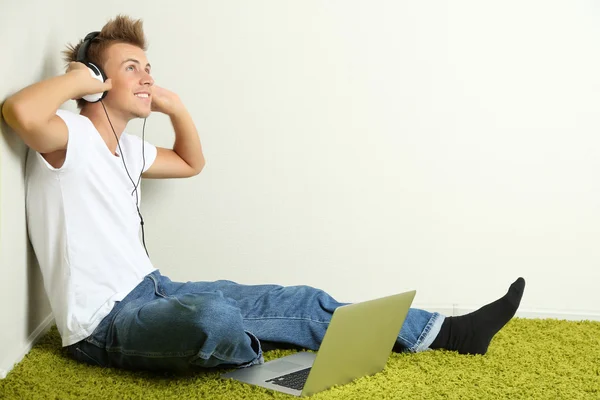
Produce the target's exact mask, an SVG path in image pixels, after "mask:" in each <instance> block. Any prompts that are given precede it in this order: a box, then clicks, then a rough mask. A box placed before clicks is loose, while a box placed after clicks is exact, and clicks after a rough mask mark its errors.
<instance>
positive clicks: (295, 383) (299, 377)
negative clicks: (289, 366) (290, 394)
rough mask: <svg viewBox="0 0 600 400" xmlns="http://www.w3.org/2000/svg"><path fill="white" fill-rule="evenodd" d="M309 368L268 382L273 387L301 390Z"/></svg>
mask: <svg viewBox="0 0 600 400" xmlns="http://www.w3.org/2000/svg"><path fill="white" fill-rule="evenodd" d="M309 372H310V367H308V368H306V369H301V370H300V371H296V372H292V373H291V374H286V375H281V376H278V377H276V378H273V379H269V380H268V381H265V382H269V383H272V384H274V385H278V386H283V387H286V388H290V389H296V390H302V388H303V387H304V384H305V383H306V380H307V379H308V373H309Z"/></svg>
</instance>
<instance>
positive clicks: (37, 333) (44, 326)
mask: <svg viewBox="0 0 600 400" xmlns="http://www.w3.org/2000/svg"><path fill="white" fill-rule="evenodd" d="M52 325H54V315H53V314H52V313H50V315H48V316H47V317H46V318H45V319H44V321H43V322H42V323H41V324H40V325H39V326H38V327H37V328H36V329H35V330H34V331H33V332H32V333H31V335H29V337H28V338H27V342H26V343H25V345H24V346H22V347H21V348H19V349H16V350H15V351H14V352H12V354H9V355H8V356H7V357H6V358H5V359H4V360H2V363H1V364H0V379H4V378H6V375H8V373H9V372H10V370H12V369H13V367H14V366H15V364H17V363H19V362H20V361H21V360H22V359H23V357H25V356H26V355H27V353H29V351H30V350H31V348H32V347H33V346H34V345H35V344H36V343H37V341H38V340H40V338H41V337H42V336H44V335H45V334H46V332H48V330H50V328H51V327H52Z"/></svg>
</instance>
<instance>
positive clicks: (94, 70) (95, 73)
mask: <svg viewBox="0 0 600 400" xmlns="http://www.w3.org/2000/svg"><path fill="white" fill-rule="evenodd" d="M99 34H100V32H91V33H88V34H87V35H86V37H85V38H84V39H83V43H81V45H80V46H79V50H78V51H77V60H76V61H77V62H80V63H83V64H85V65H86V66H87V67H88V69H89V71H90V74H91V75H92V77H94V78H96V79H97V80H99V81H100V82H105V81H106V74H105V73H104V71H102V68H100V67H98V66H97V65H95V64H93V63H91V62H89V61H88V60H87V51H88V48H89V47H90V44H92V41H93V40H94V39H95V38H96V36H98V35H99ZM107 93H108V91H106V92H103V93H94V94H88V95H85V96H83V97H82V98H83V99H84V100H85V101H87V102H89V103H97V102H99V101H100V102H101V103H102V107H103V108H104V112H105V113H106V118H108V122H109V124H110V127H111V128H112V130H113V133H114V134H115V139H117V145H118V146H119V151H120V153H121V160H122V161H123V166H124V167H125V171H126V172H127V176H128V177H129V180H130V181H131V183H132V184H133V191H132V192H131V194H132V195H133V192H135V206H136V208H137V212H138V216H139V217H140V224H141V226H142V242H143V244H144V250H146V255H147V256H148V257H150V255H149V254H148V249H147V248H146V238H145V236H144V218H143V217H142V213H141V212H140V208H139V206H138V203H139V197H138V191H137V188H138V186H139V184H140V183H141V180H142V171H143V170H144V167H145V165H146V157H145V155H144V131H145V130H146V119H145V118H144V127H143V129H142V160H143V164H142V170H141V171H140V176H139V177H138V180H137V183H135V182H134V181H133V179H132V178H131V175H130V174H129V170H127V165H126V164H125V158H124V157H123V150H122V149H121V144H120V142H119V138H118V137H117V133H116V132H115V128H113V126H112V122H110V118H109V117H108V111H106V107H104V102H103V101H102V99H104V98H105V97H106V94H107Z"/></svg>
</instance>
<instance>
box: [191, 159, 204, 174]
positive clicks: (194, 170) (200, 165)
mask: <svg viewBox="0 0 600 400" xmlns="http://www.w3.org/2000/svg"><path fill="white" fill-rule="evenodd" d="M205 165H206V160H204V159H202V162H201V163H200V164H198V166H196V167H195V168H194V169H193V171H192V175H191V176H196V175H198V174H200V172H202V170H203V169H204V166H205Z"/></svg>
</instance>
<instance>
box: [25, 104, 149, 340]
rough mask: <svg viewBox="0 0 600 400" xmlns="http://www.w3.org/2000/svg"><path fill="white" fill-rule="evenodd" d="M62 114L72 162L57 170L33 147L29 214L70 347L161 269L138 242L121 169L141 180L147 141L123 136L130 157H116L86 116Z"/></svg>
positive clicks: (54, 307)
mask: <svg viewBox="0 0 600 400" xmlns="http://www.w3.org/2000/svg"><path fill="white" fill-rule="evenodd" d="M56 114H57V115H58V116H59V117H60V118H62V119H63V120H64V121H65V123H66V124H67V127H68V129H69V139H68V144H67V154H66V159H65V162H64V164H63V165H62V167H61V168H58V169H56V168H54V167H52V166H51V165H50V164H48V162H47V161H46V160H45V159H44V158H43V157H42V155H41V154H40V153H38V152H36V151H34V150H31V149H30V150H29V154H28V159H27V167H26V176H25V180H26V210H27V228H28V232H29V238H30V240H31V243H32V245H33V249H34V250H35V254H36V257H37V259H38V261H39V264H40V268H41V271H42V275H43V279H44V287H45V289H46V293H47V295H48V298H49V299H50V305H51V307H52V312H53V313H54V318H55V320H56V325H57V327H58V331H59V332H60V335H61V337H62V344H63V346H68V345H71V344H73V343H76V342H78V341H80V340H82V339H84V338H86V337H87V336H89V335H90V334H91V333H92V332H93V331H94V329H95V328H96V327H97V326H98V324H99V323H100V321H101V320H102V319H103V318H104V317H105V316H106V315H107V314H108V313H109V312H110V310H111V309H112V308H113V306H114V304H115V302H116V301H120V300H122V299H123V298H124V297H125V296H126V295H127V294H128V293H129V292H130V291H131V290H133V288H135V286H136V285H138V284H139V283H140V282H141V281H142V280H143V278H144V276H145V275H147V274H149V273H151V272H152V271H154V270H155V268H154V267H153V265H152V263H151V262H150V259H149V258H148V256H147V255H146V252H145V250H144V247H143V244H142V242H141V240H140V219H139V216H138V212H137V209H136V203H135V202H136V196H135V193H133V194H132V191H133V184H132V183H131V180H130V179H129V177H128V176H127V173H126V171H125V167H124V166H123V158H124V159H125V162H126V164H127V169H128V170H129V174H130V175H131V179H133V181H134V182H136V183H137V180H138V178H139V176H140V171H141V169H142V140H141V139H140V138H138V137H137V136H134V135H129V134H127V133H123V134H122V136H121V138H120V142H119V143H120V145H121V149H122V151H123V154H122V155H123V156H124V157H123V158H122V157H121V156H115V155H113V154H111V152H110V150H109V149H108V147H107V145H106V143H105V142H104V140H103V139H102V137H101V136H100V133H99V132H98V130H97V129H96V128H95V127H94V125H93V124H92V122H91V121H90V120H89V119H88V118H86V117H84V116H82V115H79V114H76V113H73V112H70V111H66V110H58V111H57V112H56ZM144 146H145V147H144V153H145V154H144V155H145V160H146V163H145V167H144V171H146V170H147V169H148V168H149V167H150V166H151V165H152V163H153V162H154V160H155V158H156V147H154V146H153V145H151V144H150V143H148V142H145V141H144ZM117 153H119V148H118V147H117ZM119 154H120V153H119ZM139 194H140V188H139V187H138V197H139ZM140 200H141V197H140Z"/></svg>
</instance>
